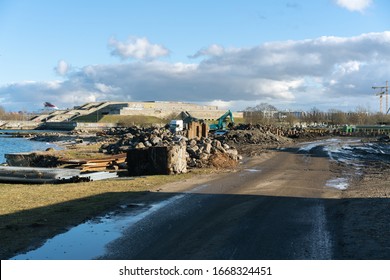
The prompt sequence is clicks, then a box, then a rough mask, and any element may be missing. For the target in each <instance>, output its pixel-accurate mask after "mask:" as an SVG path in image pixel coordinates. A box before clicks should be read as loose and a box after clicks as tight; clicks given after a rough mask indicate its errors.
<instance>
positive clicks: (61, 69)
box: [54, 60, 70, 76]
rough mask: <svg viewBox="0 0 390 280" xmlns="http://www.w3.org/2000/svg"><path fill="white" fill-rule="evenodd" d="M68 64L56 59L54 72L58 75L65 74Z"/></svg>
mask: <svg viewBox="0 0 390 280" xmlns="http://www.w3.org/2000/svg"><path fill="white" fill-rule="evenodd" d="M69 68H70V67H69V65H68V63H66V61H64V60H60V61H58V64H57V67H55V68H54V70H55V71H56V73H57V74H58V75H60V76H65V75H66V74H67V73H68V71H69Z"/></svg>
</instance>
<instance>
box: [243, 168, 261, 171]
mask: <svg viewBox="0 0 390 280" xmlns="http://www.w3.org/2000/svg"><path fill="white" fill-rule="evenodd" d="M244 170H245V171H247V172H260V171H261V170H260V169H250V168H249V169H244Z"/></svg>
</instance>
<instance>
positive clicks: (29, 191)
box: [0, 174, 192, 215]
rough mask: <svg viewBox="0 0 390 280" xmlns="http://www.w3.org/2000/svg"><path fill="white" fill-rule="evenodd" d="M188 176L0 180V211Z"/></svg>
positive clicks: (154, 185) (131, 189)
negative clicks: (60, 181)
mask: <svg viewBox="0 0 390 280" xmlns="http://www.w3.org/2000/svg"><path fill="white" fill-rule="evenodd" d="M190 176H192V175H191V174H181V175H176V176H164V175H157V176H149V177H142V178H141V177H140V178H136V179H134V180H131V179H129V180H103V181H96V182H85V183H70V184H44V185H27V184H0V215H5V214H12V213H16V212H18V211H23V210H29V209H33V208H39V207H47V206H50V205H55V204H59V203H63V202H69V201H73V200H77V199H82V198H88V197H92V196H96V195H101V194H105V193H129V192H142V191H147V190H151V189H153V188H157V187H159V186H161V185H163V184H166V183H169V182H173V181H177V180H184V179H186V178H189V177H190Z"/></svg>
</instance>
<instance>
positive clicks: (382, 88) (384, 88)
mask: <svg viewBox="0 0 390 280" xmlns="http://www.w3.org/2000/svg"><path fill="white" fill-rule="evenodd" d="M372 88H373V89H380V92H379V93H377V94H376V95H379V104H380V112H381V113H383V110H382V97H383V94H386V108H385V112H386V114H387V113H388V112H389V109H390V108H389V82H388V81H386V85H385V86H376V87H372Z"/></svg>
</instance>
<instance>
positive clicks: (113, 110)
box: [31, 101, 243, 122]
mask: <svg viewBox="0 0 390 280" xmlns="http://www.w3.org/2000/svg"><path fill="white" fill-rule="evenodd" d="M183 111H186V112H189V113H190V114H191V115H192V116H194V117H196V118H199V119H203V120H215V119H218V118H219V117H220V116H221V115H223V114H224V113H225V110H218V107H217V106H209V105H197V104H192V103H184V102H165V101H144V102H115V101H105V102H90V103H86V104H84V105H82V106H79V107H75V108H73V109H69V110H55V111H53V112H50V113H47V114H42V115H39V116H35V117H33V118H32V119H31V120H33V121H36V122H70V121H73V120H76V119H77V118H78V117H81V116H89V119H90V120H89V121H92V120H93V121H96V122H97V121H99V120H100V119H101V117H102V116H105V115H122V116H140V115H141V116H153V117H158V118H161V119H164V118H167V117H170V116H174V115H175V114H176V115H179V114H180V113H181V112H183ZM233 115H234V117H235V118H242V117H243V114H242V113H233Z"/></svg>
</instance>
